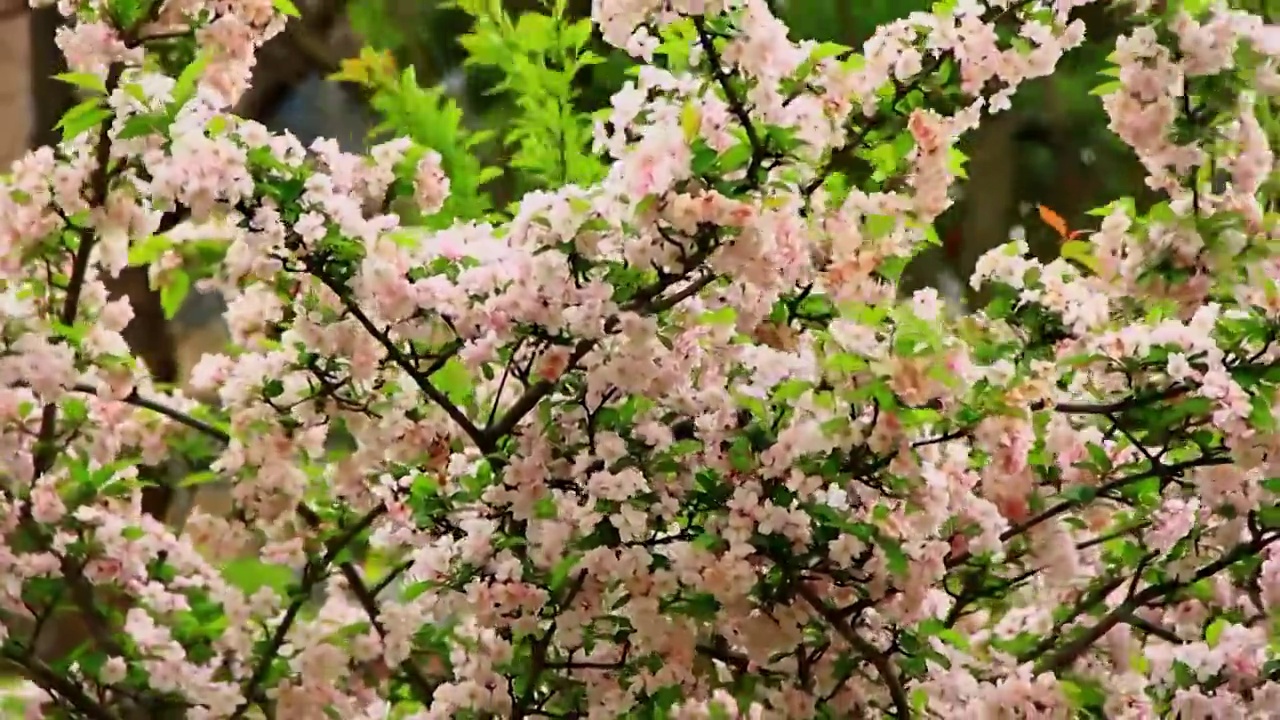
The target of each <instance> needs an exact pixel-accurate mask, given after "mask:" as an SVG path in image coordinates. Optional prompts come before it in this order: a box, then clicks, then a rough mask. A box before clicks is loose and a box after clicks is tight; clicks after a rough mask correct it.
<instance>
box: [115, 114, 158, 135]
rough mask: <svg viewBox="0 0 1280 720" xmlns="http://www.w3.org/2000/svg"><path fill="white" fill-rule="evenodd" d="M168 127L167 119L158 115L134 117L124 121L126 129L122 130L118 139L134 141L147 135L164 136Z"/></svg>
mask: <svg viewBox="0 0 1280 720" xmlns="http://www.w3.org/2000/svg"><path fill="white" fill-rule="evenodd" d="M167 127H168V122H167V121H166V119H165V118H163V117H160V116H158V115H134V116H133V117H131V118H129V119H128V120H125V121H124V127H122V128H120V134H119V135H118V138H119V139H120V140H132V139H134V138H140V137H146V136H147V135H163V134H164V132H165V129H166V128H167Z"/></svg>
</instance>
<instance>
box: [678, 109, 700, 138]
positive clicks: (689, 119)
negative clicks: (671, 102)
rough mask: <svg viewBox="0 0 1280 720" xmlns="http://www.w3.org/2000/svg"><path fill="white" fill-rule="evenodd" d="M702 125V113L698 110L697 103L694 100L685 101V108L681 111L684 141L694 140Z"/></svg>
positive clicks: (681, 127)
mask: <svg viewBox="0 0 1280 720" xmlns="http://www.w3.org/2000/svg"><path fill="white" fill-rule="evenodd" d="M701 127H702V113H701V112H699V111H698V106H697V104H695V103H694V102H693V101H689V102H687V103H685V104H684V109H683V110H681V111H680V129H681V130H683V131H684V141H685V142H693V139H694V138H696V137H698V130H699V129H700V128H701Z"/></svg>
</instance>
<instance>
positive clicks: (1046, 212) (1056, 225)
mask: <svg viewBox="0 0 1280 720" xmlns="http://www.w3.org/2000/svg"><path fill="white" fill-rule="evenodd" d="M1037 207H1038V208H1039V209H1040V219H1041V220H1043V221H1044V224H1045V225H1048V226H1049V227H1051V228H1053V229H1054V230H1055V231H1057V233H1058V234H1059V235H1061V236H1062V237H1063V238H1066V237H1068V236H1069V235H1070V234H1071V231H1070V230H1068V229H1067V221H1066V220H1063V219H1062V216H1061V215H1059V214H1058V213H1056V212H1054V211H1052V210H1050V209H1049V208H1047V207H1045V206H1043V205H1038V206H1037Z"/></svg>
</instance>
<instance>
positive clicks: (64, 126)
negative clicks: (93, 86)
mask: <svg viewBox="0 0 1280 720" xmlns="http://www.w3.org/2000/svg"><path fill="white" fill-rule="evenodd" d="M109 117H111V111H110V110H108V109H106V108H104V107H102V98H90V99H89V100H85V101H84V102H82V103H80V104H79V105H76V106H75V107H73V108H71V109H70V110H68V111H67V113H66V114H65V115H63V116H62V119H61V120H59V121H58V125H57V129H60V130H62V141H63V142H67V141H70V140H73V139H75V138H77V137H79V136H80V135H81V134H82V133H84V132H85V131H87V130H89V129H90V128H93V127H96V126H97V125H98V124H99V123H101V122H102V121H104V120H106V119H107V118H109Z"/></svg>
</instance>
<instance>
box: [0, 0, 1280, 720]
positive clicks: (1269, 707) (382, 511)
mask: <svg viewBox="0 0 1280 720" xmlns="http://www.w3.org/2000/svg"><path fill="white" fill-rule="evenodd" d="M1089 4H1090V2H1089V0H1052V1H1050V0H1038V1H1037V0H958V1H956V2H947V3H939V4H937V5H936V6H935V8H934V9H933V10H932V11H930V12H917V13H912V14H910V15H909V16H907V17H905V18H902V19H900V20H897V21H894V22H892V23H888V24H886V25H884V26H883V27H881V28H879V29H878V31H877V32H876V33H875V34H874V35H873V36H872V37H870V38H868V39H867V40H866V41H865V42H864V43H863V44H862V46H861V47H860V48H847V47H839V46H832V45H827V44H819V43H815V42H811V41H804V40H797V39H794V38H792V37H790V34H789V32H788V29H787V28H786V27H785V25H784V24H783V23H782V22H780V21H779V20H778V19H777V18H776V17H775V16H774V15H773V13H772V11H771V10H770V6H769V4H768V3H767V2H765V1H764V0H675V1H673V0H595V2H593V6H592V18H593V21H594V23H595V24H596V28H597V29H598V30H599V33H600V35H601V36H602V37H603V39H604V41H605V42H607V43H608V44H610V45H612V46H613V47H615V48H618V49H620V50H622V51H623V52H625V53H627V54H629V55H630V56H632V57H634V58H638V59H640V60H643V61H644V64H643V65H641V66H640V67H639V68H638V71H637V72H636V73H635V74H634V77H633V78H632V79H630V80H629V81H628V82H627V83H626V84H625V85H624V87H622V89H621V90H620V91H619V92H618V93H617V94H616V95H615V96H614V97H613V100H612V103H611V105H610V107H609V108H608V109H606V111H605V112H604V113H603V114H602V116H601V117H600V119H599V122H598V123H597V124H596V126H595V128H594V135H592V137H591V138H590V139H591V140H593V141H594V147H595V151H596V152H598V153H600V154H601V155H602V156H603V157H605V158H607V159H608V160H609V162H610V164H609V166H608V171H607V172H605V173H603V178H602V179H601V180H600V181H599V182H594V183H580V184H572V183H564V184H562V186H560V187H549V188H540V189H536V190H533V191H531V192H530V193H528V194H527V195H526V196H524V197H523V198H522V199H521V201H520V202H519V203H518V205H517V206H516V207H515V208H514V210H513V211H512V212H511V213H510V216H509V217H507V216H506V215H504V214H493V215H486V216H484V217H481V216H479V214H478V213H477V214H476V215H475V216H468V217H459V218H457V221H456V222H454V223H453V224H452V225H450V226H448V227H436V226H430V228H429V227H428V226H426V225H423V224H419V221H421V220H422V218H420V217H417V216H418V215H425V216H431V215H433V214H435V213H438V212H441V211H442V209H443V208H444V207H445V205H446V202H447V201H448V200H449V195H450V192H451V190H452V191H454V192H455V193H456V192H457V189H458V187H459V184H456V183H454V182H453V180H454V179H455V178H452V177H451V176H450V170H451V166H450V164H449V162H448V156H447V155H446V154H445V153H444V152H442V149H440V148H430V147H425V146H423V145H421V144H419V143H416V142H414V141H411V140H408V139H404V138H401V139H393V140H389V141H387V142H385V143H382V144H379V145H377V146H375V147H374V148H373V149H372V150H371V151H370V152H369V154H368V155H367V156H366V155H358V154H354V153H349V152H345V151H343V150H342V149H341V148H340V147H339V146H338V145H337V143H335V142H332V141H327V140H320V141H317V142H315V143H313V144H312V145H311V146H310V147H304V146H303V145H302V144H301V143H299V142H298V140H297V139H296V138H294V137H293V136H291V135H289V134H288V133H280V134H275V133H271V132H269V131H268V130H267V129H266V128H264V127H263V126H262V125H260V124H258V123H255V122H252V121H249V120H244V119H242V118H238V117H236V116H235V115H234V114H232V113H231V111H230V109H229V108H231V107H232V105H233V103H234V102H235V101H236V99H237V98H238V97H239V96H240V95H241V94H242V93H243V92H244V90H245V88H246V87H247V83H248V81H249V78H250V70H251V69H252V66H253V57H254V50H255V49H256V48H257V47H258V46H260V45H261V44H262V43H263V42H265V41H266V40H267V39H269V38H270V37H272V36H273V35H275V34H277V33H279V32H280V31H281V29H282V27H283V26H284V23H285V13H284V11H283V10H282V8H288V7H290V4H289V3H281V2H267V1H266V0H216V1H208V0H63V1H62V2H61V3H59V6H58V7H59V10H60V11H61V12H62V13H63V15H64V16H66V19H67V20H68V24H67V28H66V29H65V30H64V31H63V32H62V34H61V36H60V45H61V47H62V48H63V49H64V51H65V52H66V54H67V56H68V61H69V63H70V64H71V66H72V67H73V68H74V69H75V70H76V71H78V72H79V73H80V75H76V76H73V78H72V79H74V80H76V81H77V82H78V83H79V84H81V85H82V87H83V88H84V89H85V90H86V93H87V95H88V96H89V98H90V99H89V100H88V101H87V103H86V104H84V105H82V106H80V107H79V108H77V109H76V110H73V111H72V112H71V113H69V114H68V116H67V118H66V119H65V120H64V127H65V131H66V135H67V137H66V139H65V141H64V142H62V143H61V144H59V145H58V146H57V147H56V148H50V147H46V148H40V149H37V150H34V151H32V152H31V153H29V154H28V155H27V156H26V157H25V158H22V159H21V160H19V161H18V162H17V163H15V164H14V166H13V167H12V168H11V170H10V172H9V174H8V175H6V176H4V177H3V178H2V179H0V253H2V254H0V257H3V258H4V260H3V261H2V262H0V309H2V310H3V313H0V621H2V622H0V658H2V659H3V660H4V661H5V662H6V663H7V664H8V665H11V666H13V667H14V668H16V672H18V673H19V674H21V675H22V676H23V677H25V678H26V679H28V680H30V681H32V682H33V683H34V684H35V685H36V686H38V688H39V689H40V690H41V691H42V693H43V694H44V695H43V697H41V698H39V699H38V700H39V702H37V703H33V705H32V713H33V715H35V714H37V713H39V712H47V713H48V714H49V715H50V716H52V717H85V718H168V717H183V718H197V719H200V720H203V719H206V718H208V719H210V720H212V719H213V718H231V719H233V720H238V719H239V718H255V717H256V718H266V717H282V718H292V717H297V718H312V717H316V718H322V717H331V716H335V715H336V716H342V717H349V718H360V719H366V718H367V719H368V720H373V719H374V718H378V719H382V718H388V717H394V718H414V719H415V720H427V719H435V718H454V717H463V718H471V717H474V718H481V717H512V718H522V719H523V718H530V717H537V716H543V717H573V718H616V717H677V718H713V717H716V718H718V717H735V718H739V717H741V718H753V719H754V718H761V719H763V718H805V717H818V718H852V717H896V718H907V717H937V718H948V717H960V716H964V717H968V716H974V717H981V718H991V719H993V720H995V719H1000V718H1031V717H1036V718H1068V717H1092V716H1098V715H1105V716H1108V717H1112V716H1114V717H1117V718H1150V717H1156V716H1158V715H1160V716H1163V715H1168V716H1180V717H1182V716H1185V717H1224V718H1226V717H1234V718H1264V717H1273V716H1274V713H1275V707H1276V704H1277V702H1280V653H1278V652H1277V650H1276V647H1277V644H1276V642H1275V638H1276V635H1275V627H1276V625H1275V622H1274V620H1275V613H1276V611H1277V608H1278V607H1280V554H1277V553H1280V551H1278V550H1277V549H1276V548H1277V547H1280V544H1277V542H1276V541H1277V540H1280V506H1278V505H1277V502H1278V499H1280V472H1277V461H1276V460H1275V458H1277V457H1280V411H1278V408H1280V403H1278V402H1277V400H1278V397H1277V393H1280V348H1278V346H1277V341H1278V340H1280V316H1278V315H1277V308H1278V307H1280V304H1278V303H1277V300H1276V298H1277V297H1280V286H1278V285H1277V283H1280V256H1278V255H1277V240H1278V239H1280V238H1278V237H1277V220H1276V210H1275V207H1274V200H1273V199H1272V198H1273V197H1274V195H1275V193H1274V189H1275V180H1276V178H1275V169H1276V168H1275V155H1274V152H1273V150H1272V148H1271V145H1272V143H1273V142H1274V139H1275V135H1276V134H1277V127H1276V126H1275V123H1274V117H1275V113H1274V94H1275V93H1277V92H1280V82H1276V67H1277V65H1276V64H1277V62H1280V43H1276V42H1275V40H1274V38H1275V34H1276V32H1277V30H1276V28H1275V27H1274V26H1271V25H1267V24H1266V23H1265V21H1264V20H1263V19H1261V18H1259V17H1257V16H1254V15H1251V14H1249V13H1248V12H1245V11H1243V10H1240V9H1237V8H1236V7H1235V6H1234V5H1233V4H1232V3H1228V2H1217V3H1183V4H1178V3H1169V4H1168V5H1170V6H1171V7H1168V8H1166V7H1164V5H1166V4H1164V3H1161V4H1159V5H1160V7H1159V8H1156V7H1154V4H1151V3H1145V4H1142V3H1137V4H1135V5H1134V7H1133V10H1134V12H1135V13H1137V15H1136V22H1135V24H1134V25H1133V27H1132V29H1131V30H1130V31H1129V32H1128V33H1127V34H1126V35H1125V36H1124V37H1122V38H1121V39H1120V40H1119V41H1118V43H1117V44H1116V48H1115V53H1114V54H1113V59H1114V62H1115V67H1114V68H1113V72H1112V73H1111V76H1112V77H1113V78H1114V80H1113V81H1111V82H1109V83H1108V84H1107V85H1104V86H1103V87H1102V88H1100V89H1099V90H1098V91H1097V94H1099V95H1101V104H1102V107H1103V108H1104V110H1105V111H1106V112H1107V113H1108V115H1109V118H1110V125H1111V128H1112V130H1113V131H1114V132H1115V133H1116V134H1117V136H1118V137H1119V138H1120V139H1121V140H1123V141H1124V142H1125V143H1127V144H1128V145H1129V146H1130V147H1131V148H1132V150H1133V152H1134V153H1135V154H1136V155H1137V157H1138V159H1139V160H1140V161H1141V162H1142V164H1143V167H1145V168H1146V170H1147V172H1148V173H1149V177H1148V179H1147V181H1148V184H1149V185H1150V186H1151V187H1152V188H1154V189H1156V190H1159V191H1161V192H1163V193H1165V195H1166V196H1167V200H1164V201H1162V202H1159V203H1156V204H1155V205H1154V206H1152V207H1149V208H1139V207H1138V206H1137V203H1136V202H1135V201H1133V200H1131V199H1118V200H1116V201H1115V202H1113V203H1111V204H1110V205H1109V206H1107V207H1105V208H1101V209H1099V210H1098V211H1097V212H1096V213H1095V214H1096V215H1097V216H1098V217H1099V220H1098V226H1097V227H1096V228H1083V229H1080V230H1078V231H1075V232H1072V233H1068V235H1069V236H1068V237H1066V238H1064V240H1065V241H1066V244H1065V245H1064V247H1063V253H1062V257H1060V258H1058V259H1054V260H1050V261H1044V260H1040V259H1037V258H1034V257H1031V256H1030V254H1029V252H1028V247H1027V244H1026V243H1025V242H1024V241H1013V242H1010V243H1008V244H1006V245H1003V246H1001V247H998V248H996V249H995V250H992V251H991V252H990V253H988V254H987V255H986V256H985V257H983V258H982V259H981V261H980V262H979V263H978V267H977V270H976V272H975V273H974V275H973V277H972V278H971V282H972V285H973V287H974V288H975V289H977V288H982V289H983V290H985V291H986V293H987V295H988V296H989V301H988V302H987V304H986V305H985V306H984V307H981V308H975V309H973V311H971V312H965V311H964V310H963V309H962V308H957V307H948V303H946V302H945V301H944V300H943V299H942V298H940V296H939V294H938V292H936V291H933V290H924V291H920V292H917V293H915V294H914V296H912V297H910V298H905V299H902V300H899V299H898V288H897V279H898V277H899V275H900V273H901V272H902V269H903V267H904V266H905V265H906V263H907V262H908V261H909V260H910V259H911V258H912V257H913V256H914V255H915V253H916V252H917V251H919V250H920V249H922V248H923V247H925V246H926V245H928V244H929V243H930V241H931V239H932V238H933V237H934V235H933V227H932V224H933V222H934V220H935V219H937V217H938V216H939V215H940V214H941V213H942V212H943V211H945V210H946V209H947V207H948V205H949V203H950V200H949V198H951V197H952V194H951V190H952V189H953V187H954V185H955V184H956V183H957V182H959V178H961V177H963V173H962V172H961V169H962V164H963V156H962V154H961V153H960V152H959V151H958V150H957V149H956V148H958V147H959V145H958V143H959V141H960V140H961V139H962V138H963V137H964V136H965V134H966V133H968V132H970V131H971V130H972V129H973V128H975V127H977V126H978V125H979V124H980V123H981V122H983V121H984V118H985V117H986V116H988V115H990V114H992V113H998V112H1001V111H1002V110H1004V109H1005V108H1007V107H1008V105H1009V102H1010V99H1011V98H1012V96H1013V95H1014V93H1015V92H1016V91H1017V89H1018V87H1019V86H1020V85H1021V84H1022V83H1024V82H1026V81H1028V80H1031V79H1034V78H1038V77H1043V76H1045V75H1048V74H1051V73H1052V72H1053V71H1054V68H1055V67H1056V66H1057V65H1058V63H1059V61H1060V60H1061V58H1062V57H1064V56H1065V55H1066V54H1067V53H1068V52H1070V51H1071V50H1072V49H1073V48H1075V47H1077V46H1079V45H1081V44H1082V43H1085V42H1086V41H1087V37H1088V36H1087V34H1086V28H1085V24H1084V21H1083V20H1082V19H1080V15H1079V13H1078V12H1076V11H1077V10H1079V9H1080V8H1083V7H1085V6H1086V5H1089ZM1246 90H1248V92H1247V93H1246V92H1245V91H1246ZM584 134H585V133H584ZM885 149H887V150H889V152H885ZM846 156H847V157H852V158H854V159H855V160H857V161H858V162H856V163H853V164H849V163H848V162H844V161H840V160H839V158H841V157H846ZM863 166H865V168H867V170H865V171H864V170H863V169H861V168H862V167H863ZM1218 171H1222V172H1221V173H1220V175H1221V176H1223V177H1225V178H1226V180H1225V182H1222V183H1217V184H1215V183H1214V182H1213V179H1214V176H1215V173H1217V172H1218ZM406 208H407V209H411V210H412V212H405V209H406ZM193 238H198V239H193ZM210 238H214V239H217V240H218V242H220V245H219V247H220V249H221V253H220V258H219V261H218V262H217V263H216V267H214V268H213V269H212V271H213V272H212V275H213V277H212V279H211V280H210V283H211V285H212V286H214V287H216V289H218V290H219V291H221V292H222V293H224V294H225V295H226V296H227V298H228V306H229V307H228V311H227V314H226V319H227V321H228V325H229V327H230V330H231V336H232V339H233V341H234V345H235V347H234V348H232V349H230V350H229V351H228V352H227V353H225V354H208V355H206V356H205V357H204V358H203V360H202V361H201V362H200V363H199V364H198V365H197V366H196V367H195V368H194V370H193V372H192V377H191V383H190V384H191V389H192V390H194V391H196V392H198V393H200V394H201V396H211V397H214V398H216V401H217V402H216V403H214V405H215V406H208V405H206V404H204V403H201V402H198V401H196V400H194V399H192V398H189V397H186V396H184V394H183V393H182V392H179V391H175V390H173V389H172V388H166V387H161V386H158V385H157V383H155V382H153V381H152V380H151V378H150V377H149V375H148V373H147V372H146V369H145V368H144V367H140V366H139V364H138V363H137V362H135V361H134V360H133V358H131V357H130V355H129V350H128V347H127V345H126V344H125V342H124V340H123V338H122V337H121V334H120V333H121V331H122V330H123V329H124V327H125V326H126V325H127V324H128V322H129V321H130V319H131V318H132V314H133V312H132V308H131V307H130V306H129V303H128V300H127V299H119V298H112V297H110V295H109V294H108V292H107V290H106V287H105V285H104V280H106V279H108V278H110V277H111V276H112V275H114V274H117V273H118V272H119V271H120V270H121V269H122V268H123V267H125V266H126V265H127V264H129V263H146V264H150V265H151V266H152V267H151V272H152V274H153V275H154V277H155V280H156V282H157V283H158V284H161V285H163V284H164V283H165V282H167V281H168V279H170V278H172V277H174V276H175V275H176V274H177V273H181V272H183V262H184V255H183V254H182V251H183V250H185V249H187V246H190V245H197V244H201V243H208V242H212V241H211V240H210ZM182 277H186V276H185V275H183V276H182ZM175 456H178V457H181V458H184V459H185V460H189V461H190V463H191V465H193V466H199V467H201V468H203V469H202V470H201V471H200V472H197V473H195V474H193V475H192V476H191V478H188V480H187V481H186V482H185V483H184V484H188V485H194V486H196V487H198V486H199V485H200V484H202V483H203V482H208V481H210V480H217V481H219V482H223V483H226V484H228V485H229V487H230V492H229V501H228V503H229V507H228V508H226V511H225V512H210V511H208V510H204V509H197V510H195V511H193V512H191V514H190V516H189V517H186V518H183V520H184V522H182V523H181V524H180V525H179V524H177V523H175V524H173V525H168V524H166V522H165V520H166V518H158V517H153V516H152V515H151V514H149V513H147V512H144V511H143V506H144V503H143V498H144V495H147V494H148V493H153V492H155V487H154V486H155V485H156V484H158V483H164V482H169V480H167V479H166V478H164V477H157V473H156V472H155V471H154V466H156V465H159V464H160V463H161V462H163V461H165V460H166V458H171V457H175ZM246 562H249V563H250V564H251V565H252V567H254V568H257V569H256V570H255V572H257V573H259V574H260V575H261V577H259V576H255V579H257V580H259V581H258V582H255V583H249V582H245V581H244V580H245V579H244V577H243V568H244V567H245V563H246ZM268 580H271V581H268ZM55 614H58V615H60V616H62V617H71V618H74V620H75V622H74V623H72V622H66V623H62V622H58V621H56V620H54V621H51V620H50V618H52V617H53V616H54V615H55ZM59 713H61V714H59Z"/></svg>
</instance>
